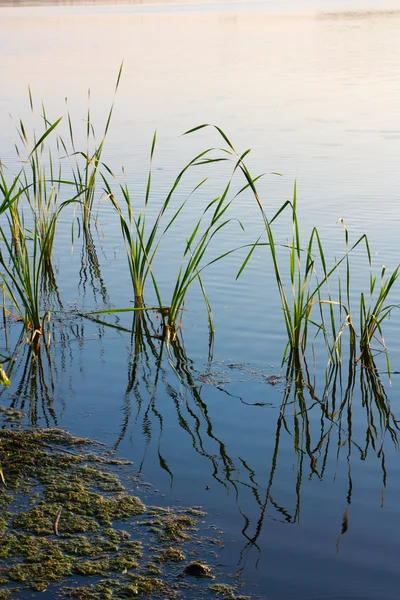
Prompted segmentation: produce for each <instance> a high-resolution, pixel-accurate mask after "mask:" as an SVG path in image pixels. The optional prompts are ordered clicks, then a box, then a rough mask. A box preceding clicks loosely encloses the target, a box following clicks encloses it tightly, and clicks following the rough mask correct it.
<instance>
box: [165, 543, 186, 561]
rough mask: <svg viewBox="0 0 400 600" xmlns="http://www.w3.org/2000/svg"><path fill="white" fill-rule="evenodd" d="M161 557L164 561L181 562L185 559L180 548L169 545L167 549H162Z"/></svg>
mask: <svg viewBox="0 0 400 600" xmlns="http://www.w3.org/2000/svg"><path fill="white" fill-rule="evenodd" d="M161 559H162V560H164V561H172V562H181V561H183V560H186V556H185V555H184V553H183V552H182V550H179V548H172V546H171V547H170V548H168V549H167V550H164V552H163V553H162V557H161Z"/></svg>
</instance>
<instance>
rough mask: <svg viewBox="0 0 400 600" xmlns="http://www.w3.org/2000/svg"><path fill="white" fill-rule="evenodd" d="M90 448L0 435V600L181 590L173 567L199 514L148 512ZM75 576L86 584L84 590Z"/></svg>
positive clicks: (46, 434)
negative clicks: (27, 592)
mask: <svg viewBox="0 0 400 600" xmlns="http://www.w3.org/2000/svg"><path fill="white" fill-rule="evenodd" d="M3 412H4V411H3ZM88 445H89V440H87V439H86V438H74V437H73V436H71V435H70V434H67V433H65V432H62V431H61V430H55V429H50V430H45V431H40V430H35V431H21V430H17V431H10V430H7V429H5V430H2V432H1V438H0V462H1V465H2V469H3V472H4V475H5V478H6V481H7V488H4V486H3V487H0V515H1V516H0V572H1V573H2V578H1V581H0V583H1V585H2V586H3V588H2V589H1V590H0V600H2V599H3V598H4V599H5V598H7V597H9V596H10V595H11V596H13V594H15V593H16V592H15V590H16V588H15V585H18V586H19V587H18V589H29V588H30V589H31V590H34V592H41V591H44V590H46V589H47V588H48V587H49V586H51V585H52V584H53V585H54V584H57V587H56V588H55V587H53V589H52V592H51V593H53V595H54V597H57V598H68V597H69V598H70V597H74V598H78V599H80V600H90V599H96V600H97V599H98V600H108V599H110V600H111V599H113V600H114V599H117V600H123V599H124V598H140V597H143V598H149V597H152V598H155V597H158V596H160V597H168V598H173V597H175V596H176V595H177V594H178V592H179V586H180V585H185V584H183V582H182V581H181V580H180V579H179V578H177V577H176V575H178V574H179V569H178V567H177V566H176V567H175V566H174V563H178V562H180V561H182V560H185V554H187V550H188V548H189V549H190V546H189V545H190V544H191V537H190V535H191V534H192V533H194V532H195V525H196V523H197V520H198V518H199V517H200V516H203V513H202V511H200V509H199V508H198V507H194V508H193V509H174V510H173V509H169V508H158V507H152V508H151V509H146V507H145V505H144V504H143V502H142V501H141V500H140V499H139V498H138V497H136V496H134V495H131V494H129V493H127V492H126V490H125V489H124V486H123V485H122V483H121V481H120V479H119V477H118V476H117V475H116V473H115V472H114V471H115V469H117V468H120V467H121V465H126V463H125V462H123V461H121V462H119V461H117V460H116V459H111V460H110V459H109V458H104V459H103V457H102V456H101V455H99V456H97V455H96V457H97V458H96V459H95V458H94V456H95V455H93V454H90V455H89V453H88V452H87V450H86V447H87V446H88ZM110 462H112V463H113V464H112V466H110V464H109V463H110ZM88 463H90V464H88ZM96 465H98V466H96ZM33 490H34V493H32V491H33ZM138 515H142V516H141V519H142V520H141V524H142V525H146V528H143V527H138V525H139V524H138V523H137V522H136V521H135V520H134V518H135V517H137V516H138ZM121 521H125V522H126V526H125V527H126V529H127V531H126V530H122V529H120V528H119V525H120V522H121ZM152 532H154V534H155V535H152ZM164 544H165V547H163V546H164ZM177 544H179V546H182V549H181V548H180V547H179V548H177V547H176V545H177ZM160 545H161V548H160ZM183 550H185V552H184V551H183ZM191 551H193V552H194V548H193V546H192V550H191ZM74 576H79V577H85V578H86V580H85V581H84V585H83V586H82V587H78V584H77V582H76V581H74V579H73V577H74ZM99 577H103V579H102V580H100V581H98V579H99ZM113 577H117V579H113ZM92 578H94V581H93V580H92ZM168 582H169V585H168ZM194 585H196V584H194ZM7 586H8V587H7ZM66 586H68V587H66ZM203 591H204V590H200V592H201V595H200V596H199V597H201V598H203V597H204V596H203ZM18 593H19V592H18Z"/></svg>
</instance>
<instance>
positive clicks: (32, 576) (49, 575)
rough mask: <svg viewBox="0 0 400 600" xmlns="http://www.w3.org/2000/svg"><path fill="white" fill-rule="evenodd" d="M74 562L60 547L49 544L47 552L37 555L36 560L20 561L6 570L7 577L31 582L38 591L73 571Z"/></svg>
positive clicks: (21, 581) (22, 581) (19, 581)
mask: <svg viewBox="0 0 400 600" xmlns="http://www.w3.org/2000/svg"><path fill="white" fill-rule="evenodd" d="M71 567H72V562H71V561H70V559H69V558H68V557H66V556H65V555H63V553H62V552H61V550H60V549H59V548H55V547H53V546H51V545H50V544H49V546H48V549H47V551H46V552H44V553H43V552H41V553H40V555H38V556H37V557H36V562H33V561H32V562H29V563H19V564H16V565H13V566H12V567H10V568H9V569H7V571H6V575H7V577H9V579H11V580H12V581H16V582H18V583H25V582H29V586H30V587H31V588H32V589H33V590H35V591H38V592H42V591H44V590H45V589H46V588H47V586H48V585H49V583H51V582H54V581H59V580H60V579H62V578H63V577H65V576H66V575H69V574H70V572H71Z"/></svg>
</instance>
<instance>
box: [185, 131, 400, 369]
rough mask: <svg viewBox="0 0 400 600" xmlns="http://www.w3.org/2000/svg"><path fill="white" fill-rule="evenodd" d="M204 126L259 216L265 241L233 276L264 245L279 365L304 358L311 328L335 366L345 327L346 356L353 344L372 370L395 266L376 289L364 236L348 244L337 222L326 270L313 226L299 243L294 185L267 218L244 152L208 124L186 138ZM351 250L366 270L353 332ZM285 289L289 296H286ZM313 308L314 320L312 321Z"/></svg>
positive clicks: (388, 308)
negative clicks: (277, 313)
mask: <svg viewBox="0 0 400 600" xmlns="http://www.w3.org/2000/svg"><path fill="white" fill-rule="evenodd" d="M208 127H212V128H214V129H216V130H217V132H218V134H219V136H220V137H222V139H223V140H224V142H225V143H226V145H227V148H225V149H223V152H224V156H228V157H229V158H230V159H231V160H233V161H234V163H235V166H234V169H235V170H240V171H241V172H242V174H243V176H244V179H245V182H246V186H245V188H243V190H244V189H246V188H247V189H249V190H251V192H252V194H253V196H254V198H255V200H256V202H257V205H258V207H259V209H260V212H261V216H262V220H263V224H264V230H265V234H266V238H267V241H266V242H264V241H262V236H260V237H259V238H258V239H257V240H256V242H255V243H254V244H252V245H251V246H250V249H249V251H248V253H247V256H246V258H245V260H244V261H243V263H242V265H241V268H240V269H239V271H238V274H237V278H238V277H239V276H240V275H241V273H242V272H243V270H244V269H245V267H246V265H247V264H248V262H249V260H250V258H251V256H252V254H253V252H254V250H255V249H256V248H257V247H259V246H260V245H266V246H268V248H269V252H270V256H271V259H272V265H273V272H274V276H275V282H276V286H277V289H278V292H279V297H280V301H281V307H282V312H283V317H284V323H285V327H286V333H287V338H288V341H287V345H286V348H285V350H284V353H283V359H282V363H283V362H284V361H285V360H286V359H287V358H289V360H291V357H293V356H295V355H299V356H301V357H303V358H304V356H305V353H306V348H307V342H308V337H309V329H310V326H312V327H313V328H314V331H315V335H318V333H320V332H322V334H323V336H324V339H325V345H326V348H327V351H328V355H329V362H333V363H335V362H336V361H340V360H341V358H342V337H343V333H344V331H345V329H347V328H348V329H349V332H350V334H349V344H350V347H351V351H353V349H354V348H355V346H356V344H357V343H358V346H359V350H360V353H361V354H360V358H363V359H364V362H365V363H366V364H367V365H369V366H370V367H371V368H372V367H373V363H372V362H371V361H370V357H371V343H372V342H373V340H378V342H379V344H380V346H381V348H383V349H384V350H385V352H386V347H385V344H384V338H383V332H382V325H383V321H384V320H385V319H386V318H387V317H388V316H389V315H390V313H391V311H392V310H393V308H395V307H398V305H394V304H391V303H387V302H388V296H389V293H390V292H391V290H392V288H393V285H394V283H395V282H396V280H397V278H398V277H399V274H400V271H399V269H400V266H398V267H396V268H395V269H394V271H393V272H392V273H391V274H390V276H389V277H388V278H387V279H385V272H386V269H385V267H383V268H382V272H381V278H380V286H379V285H377V278H376V276H373V275H372V259H371V252H370V248H369V242H368V238H367V236H366V235H365V234H364V235H361V236H360V237H359V238H358V239H357V240H356V241H355V242H354V243H353V244H352V245H350V243H349V234H348V230H347V229H346V227H345V226H344V222H343V220H342V219H341V220H340V221H341V222H342V224H343V226H344V230H345V248H344V251H343V253H342V256H341V257H340V258H336V259H334V261H333V264H331V265H330V266H328V260H327V257H326V254H325V252H324V248H323V244H322V240H321V237H320V234H319V232H318V229H317V228H316V227H313V228H312V230H311V233H310V234H309V236H308V238H306V241H305V243H302V240H301V235H300V226H299V216H298V209H297V185H296V182H295V184H294V189H293V197H292V200H288V201H286V202H284V203H283V204H282V206H281V207H280V208H279V209H278V211H277V212H276V213H275V214H274V215H273V216H271V217H268V216H267V213H266V210H265V208H264V205H263V203H262V201H261V198H260V195H259V193H258V190H257V187H256V182H257V180H258V179H259V178H260V176H257V177H253V176H252V175H251V174H250V171H249V169H248V168H247V166H246V164H245V161H244V159H245V157H247V155H248V154H249V150H246V152H244V153H243V154H241V155H240V154H239V153H238V152H237V151H236V149H235V147H234V146H233V144H232V142H231V141H230V140H229V138H228V137H227V135H226V134H225V133H224V132H223V131H222V130H221V129H220V128H219V127H216V126H214V125H209V124H204V125H200V126H198V127H195V128H193V129H191V130H189V131H188V132H186V133H187V134H192V133H194V132H196V131H199V130H201V129H204V128H208ZM243 190H242V191H243ZM287 211H290V213H291V225H292V237H291V239H290V240H289V241H288V242H287V243H286V244H282V243H278V242H277V240H276V234H275V231H274V227H273V226H272V225H273V223H274V221H275V220H276V219H277V217H279V216H280V215H281V214H283V213H286V212H287ZM282 248H285V249H286V250H288V268H287V269H286V268H285V266H283V264H282V259H281V258H280V256H281V250H282ZM357 248H359V249H362V248H364V249H365V253H366V256H367V258H368V262H369V267H370V280H369V298H368V301H367V298H366V297H365V295H364V293H361V294H360V302H359V307H358V312H359V319H360V329H359V331H358V332H357V331H356V328H355V325H354V323H355V320H356V319H355V315H354V314H353V312H352V303H351V296H352V295H353V292H352V290H351V261H350V256H351V254H352V253H353V252H354V251H355V250H356V249H357ZM343 264H344V265H345V270H346V278H345V283H344V284H343V283H342V281H341V278H340V272H339V267H340V266H341V265H343ZM285 272H288V274H289V281H288V284H289V285H287V281H286V277H285ZM288 288H289V290H290V291H288ZM332 290H334V291H332ZM315 306H318V312H317V316H315ZM324 306H327V307H328V314H326V312H325V311H324V310H323V307H324ZM357 340H358V342H357ZM386 360H387V367H388V370H390V365H389V362H388V355H387V352H386Z"/></svg>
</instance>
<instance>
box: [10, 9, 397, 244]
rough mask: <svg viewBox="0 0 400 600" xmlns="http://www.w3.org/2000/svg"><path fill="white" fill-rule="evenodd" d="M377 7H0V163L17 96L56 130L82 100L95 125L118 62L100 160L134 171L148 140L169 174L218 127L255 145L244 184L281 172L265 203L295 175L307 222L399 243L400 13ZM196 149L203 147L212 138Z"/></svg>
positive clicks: (282, 193)
mask: <svg viewBox="0 0 400 600" xmlns="http://www.w3.org/2000/svg"><path fill="white" fill-rule="evenodd" d="M374 5H375V6H376V3H373V2H369V1H368V0H350V1H346V2H344V1H343V2H342V1H337V2H332V1H331V0H328V1H324V0H320V1H318V2H316V1H310V2H301V1H298V2H293V1H292V2H276V1H273V0H271V1H268V0H267V1H266V2H251V3H247V4H244V3H228V2H220V3H216V4H196V5H194V4H193V3H192V2H190V3H187V4H186V5H185V6H183V5H181V6H177V5H168V6H167V5H166V6H154V5H152V6H150V4H149V5H148V6H144V7H143V6H101V7H100V6H97V7H88V6H73V7H40V8H19V9H18V8H3V9H1V12H0V51H1V61H0V78H1V81H2V82H3V83H2V94H1V97H0V127H1V132H2V133H1V138H0V156H1V158H2V159H3V160H6V159H7V158H8V159H9V160H12V156H13V152H14V150H13V147H12V144H11V143H10V141H9V140H10V139H11V138H13V137H14V124H13V123H12V121H11V120H10V118H9V113H12V115H13V117H14V118H18V117H20V116H24V117H25V118H28V119H29V118H30V116H29V102H28V95H27V88H28V84H29V85H30V86H31V88H32V91H33V95H34V97H35V98H36V99H37V100H44V101H45V104H46V107H47V110H48V113H49V115H50V116H51V117H52V118H54V119H55V118H56V117H58V116H60V114H63V113H65V104H64V99H65V97H68V100H69V106H70V110H71V112H72V114H73V115H74V118H76V119H78V120H79V119H81V118H83V117H84V114H85V111H86V106H87V89H88V88H89V87H90V89H91V97H92V108H93V114H94V117H95V119H96V118H98V120H99V122H100V119H101V118H104V116H105V114H106V112H107V110H108V107H109V105H110V102H111V99H112V92H113V87H114V83H115V78H116V74H117V71H118V68H119V65H120V63H121V60H124V63H125V66H124V73H123V77H122V82H121V86H120V89H119V92H118V97H117V102H116V109H115V114H114V120H113V125H112V129H111V133H110V136H109V140H108V146H107V148H108V153H109V160H110V161H111V162H113V163H114V164H122V163H123V164H125V166H126V165H128V164H131V165H133V164H134V165H135V167H134V169H136V172H138V171H141V170H142V169H143V168H144V167H145V165H147V159H148V148H149V145H150V140H151V136H152V133H153V131H154V129H157V130H158V132H159V139H160V144H159V152H160V155H161V157H162V162H163V167H165V168H168V167H171V168H172V167H173V165H174V164H177V163H179V162H183V161H184V160H185V158H187V157H188V156H190V155H191V144H192V142H191V141H188V140H187V139H186V138H185V139H184V140H182V138H180V137H179V135H180V134H181V133H182V132H183V131H185V130H186V129H188V128H190V127H193V126H195V125H197V124H199V123H204V122H210V123H216V124H218V125H220V126H221V127H222V128H224V129H225V130H226V131H227V133H228V134H230V135H231V137H232V139H233V140H234V142H235V143H236V144H237V146H238V147H239V148H240V149H245V148H247V147H252V148H253V159H252V160H253V164H254V169H255V171H257V172H261V171H267V172H270V171H278V172H281V173H283V174H284V176H285V177H284V179H283V180H280V181H279V182H277V181H273V182H269V184H268V185H269V187H268V189H267V192H266V193H268V197H269V198H272V199H273V201H274V202H276V203H277V204H278V203H281V201H283V200H284V199H285V198H286V197H287V194H289V193H290V189H291V186H292V184H293V180H294V178H296V177H297V179H298V183H299V194H300V197H301V201H302V202H303V204H304V207H305V210H307V211H309V212H308V213H307V214H309V215H310V216H311V217H312V219H313V220H314V222H315V223H316V224H319V225H321V226H322V227H325V228H327V229H330V228H334V227H335V223H336V221H337V219H338V218H339V217H344V218H345V219H346V221H347V222H348V223H349V225H350V226H351V227H353V228H354V231H355V232H356V233H357V232H358V231H360V232H363V231H365V230H366V231H367V232H368V233H370V234H371V235H372V236H374V235H375V236H376V239H377V240H378V241H379V239H380V238H381V237H382V235H383V233H384V235H385V239H388V240H389V242H390V243H389V244H388V246H387V248H389V251H390V248H393V247H394V245H395V246H396V248H397V245H398V237H397V233H395V228H394V227H393V220H394V219H395V220H396V219H397V210H396V208H397V204H398V200H399V193H400V192H399V190H400V175H399V173H400V171H399V169H398V157H399V154H400V104H399V101H398V99H399V97H400V60H399V57H400V35H399V31H400V11H396V10H394V9H395V7H396V6H398V2H394V1H392V0H383V1H382V2H379V10H375V9H374V10H373V9H372V7H373V6H374ZM344 9H345V10H344ZM207 136H208V138H207V139H206V137H207ZM202 139H204V140H205V141H204V144H209V143H210V141H211V139H210V134H205V135H204V136H203V138H202ZM213 141H216V140H213ZM132 168H133V167H132ZM396 223H397V221H396ZM397 225H398V223H397ZM397 225H396V228H397Z"/></svg>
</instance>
